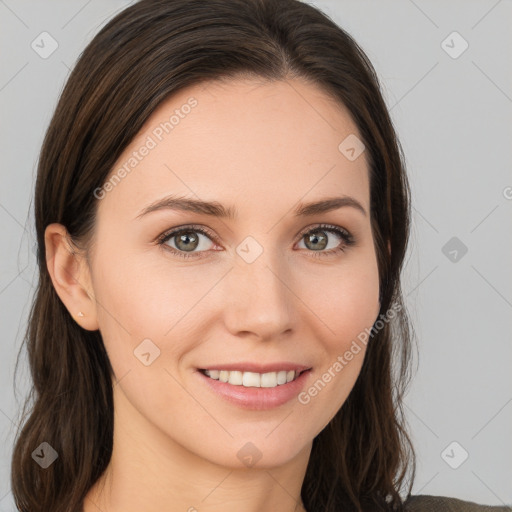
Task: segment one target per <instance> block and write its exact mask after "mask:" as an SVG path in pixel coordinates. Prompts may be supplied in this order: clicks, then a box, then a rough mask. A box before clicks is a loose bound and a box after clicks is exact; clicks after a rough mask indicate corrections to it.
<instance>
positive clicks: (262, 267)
mask: <svg viewBox="0 0 512 512" xmlns="http://www.w3.org/2000/svg"><path fill="white" fill-rule="evenodd" d="M264 254H265V253H264ZM285 267H286V265H285V264H284V263H278V262H277V261H276V260H275V259H273V260H272V261H271V260H270V258H267V257H264V255H261V256H260V258H258V260H256V261H254V262H253V263H250V264H249V263H246V262H245V261H242V260H239V261H237V263H236V264H235V268H234V269H233V270H232V271H231V272H229V274H228V276H227V279H226V283H225V284H224V286H225V288H224V293H225V295H224V296H225V297H226V300H225V308H224V319H225V323H226V327H227V329H228V330H229V332H230V333H231V334H232V335H234V336H238V337H240V336H245V337H253V338H255V339H259V340H272V339H276V338H279V337H282V336H283V335H285V334H289V331H291V330H292V329H293V324H294V321H295V318H297V316H296V315H297V313H296V311H295V309H294V308H295V304H296V302H295V301H296V299H295V300H294V296H293V295H294V294H293V291H292V290H291V289H290V284H289V281H290V278H291V277H290V272H289V271H288V270H287V269H286V268H285Z"/></svg>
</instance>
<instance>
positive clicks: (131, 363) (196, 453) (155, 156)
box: [45, 79, 379, 512]
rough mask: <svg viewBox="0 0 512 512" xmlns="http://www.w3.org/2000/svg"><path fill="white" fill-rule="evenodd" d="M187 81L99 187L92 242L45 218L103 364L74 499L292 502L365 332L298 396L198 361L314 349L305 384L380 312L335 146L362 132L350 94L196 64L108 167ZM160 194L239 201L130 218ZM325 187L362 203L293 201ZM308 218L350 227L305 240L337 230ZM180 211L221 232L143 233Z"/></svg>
mask: <svg viewBox="0 0 512 512" xmlns="http://www.w3.org/2000/svg"><path fill="white" fill-rule="evenodd" d="M192 96H193V97H194V98H196V99H197V101H198V105H197V106H196V107H194V108H193V109H192V110H191V112H190V114H188V115H187V116H185V117H184V118H183V119H180V122H179V124H178V125H177V126H175V127H174V129H173V131H172V132H170V133H169V134H167V135H166V136H165V137H164V138H163V139H162V141H161V142H159V143H158V145H157V146H156V147H155V148H154V149H152V150H151V151H150V152H149V154H148V155H147V156H145V157H144V158H143V159H142V161H141V162H140V163H138V165H137V166H136V167H135V168H134V169H133V170H132V172H131V173H130V174H128V175H127V176H126V177H125V178H124V179H123V180H121V182H120V183H119V184H117V185H116V186H115V187H114V188H113V189H112V190H111V191H109V192H108V193H107V194H106V195H105V197H104V198H103V199H101V200H99V209H98V217H97V224H96V229H95V233H94V240H93V246H92V248H91V252H90V254H89V260H86V258H85V256H84V255H82V254H80V253H77V254H75V255H72V254H71V253H70V245H69V242H68V241H67V239H66V231H65V228H64V227H63V226H62V225H59V224H52V225H50V226H48V227H47V229H46V233H45V236H46V251H47V253H46V254H47V262H48V270H49V272H50V274H51V278H52V280H53V284H54V286H55V289H56V291H57V293H58V294H59V296H60V298H61V300H62V301H63V303H64V304H65V306H66V307H67V309H68V310H69V312H70V314H72V315H73V317H74V318H75V320H76V321H77V322H79V324H80V325H81V326H82V327H83V328H84V329H88V330H96V329H99V330H100V332H101V335H102V337H103V340H104V343H105V347H106V349H107V352H108V355H109V358H110V360H111V363H112V366H113V369H114V372H115V375H116V379H115V380H114V381H113V390H114V391H113V392H114V402H115V409H114V414H115V427H114V449H113V454H112V459H111V461H110V464H109V466H108V469H107V471H106V473H105V474H104V475H103V477H102V478H101V479H100V481H98V482H97V484H96V485H95V486H94V487H93V488H92V489H91V490H90V492H89V494H88V495H87V497H86V500H85V504H84V510H85V512H97V511H98V510H101V511H103V512H118V511H119V512H120V511H123V512H131V511H133V512H135V511H137V512H140V510H144V511H145V512H162V511H168V512H175V511H176V512H177V511H189V512H194V511H195V510H197V511H218V510H222V511H223V512H231V511H235V510H236V511H239V510H244V511H247V512H261V511H262V510H280V511H282V512H291V511H297V510H304V509H303V508H302V504H301V499H300V490H301V485H302V482H303V479H304V475H305V472H306V468H307V464H308V460H309V456H310V452H311V447H312V441H313V439H314V438H315V436H316V435H318V434H319V433H320V432H321V431H322V430H323V428H324V427H325V426H326V425H327V424H328V423H329V421H330V420H331V419H332V417H333V416H334V415H335V414H336V412H337V411H338V410H339V409H340V407H341V406H342V405H343V403H344V402H345V400H346V398H347V396H348V394H349V393H350V391H351V389H352V387H353V385H354V383H355V381H356V379H357V376H358V374H359V372H360V369H361V365H362V363H363V358H364V354H365V350H364V348H365V347H364V345H363V346H362V350H361V351H360V352H359V353H358V354H356V355H354V357H353V359H352V360H351V361H350V362H349V363H348V364H347V365H346V366H345V367H344V368H343V370H342V371H341V372H339V373H337V374H336V377H334V378H332V379H331V381H330V382H329V383H328V384H326V385H325V387H323V389H321V391H320V392H319V393H318V394H317V396H315V397H313V398H311V400H310V401H309V403H307V404H301V403H299V402H298V400H297V399H296V398H295V399H292V400H291V401H289V402H287V403H286V404H284V405H281V406H279V407H276V408H273V409H268V410H262V411H249V410H244V409H241V408H239V407H237V406H235V405H232V404H230V403H228V402H226V401H225V400H224V399H223V398H222V397H220V396H218V395H216V394H214V393H213V392H212V391H210V389H209V386H206V385H205V383H204V382H203V381H202V380H201V379H200V378H199V377H198V374H197V372H196V369H197V368H198V367H199V368H201V367H204V366H206V365H208V364H211V363H221V362H232V361H260V362H272V361H291V362H296V363H303V364H307V365H308V366H310V367H312V371H311V373H310V375H309V376H308V380H307V382H306V384H305V386H304V389H307V388H309V387H310V386H312V385H313V384H314V383H315V382H316V381H318V379H320V378H321V377H322V374H324V373H325V372H326V371H327V370H328V368H329V367H332V366H333V364H334V362H335V361H336V360H337V358H338V356H340V355H343V354H344V353H345V352H346V351H347V350H348V349H349V347H350V345H351V343H352V342H353V340H355V339H356V337H357V335H358V334H359V333H361V332H362V331H364V329H365V328H368V329H370V328H371V326H372V325H373V323H374V321H375V320H376V318H377V317H378V314H379V295H378V294H379V284H378V283H379V281H378V268H377V259H376V253H375V248H374V242H373V237H372V232H371V227H370V216H369V212H370V195H369V180H368V162H367V160H366V153H363V154H362V155H361V156H360V157H359V158H357V159H356V160H354V161H349V160H348V159H347V158H345V156H344V155H343V154H342V153H341V152H340V151H339V150H338V145H339V144H340V143H341V141H342V140H343V139H345V137H347V136H348V135H350V134H356V135H357V136H359V132H358V130H357V127H356V125H355V123H354V122H353V120H352V119H351V117H350V115H349V113H348V110H346V108H345V107H344V106H342V105H339V104H338V103H335V102H334V101H333V100H332V99H331V98H330V97H329V96H327V95H326V94H324V92H323V91H322V90H320V89H319V88H317V87H316V86H314V85H312V84H309V83H306V82H304V81H301V80H299V79H290V80H288V81H279V82H273V83H268V82H261V81H255V80H236V81H234V80H231V81H229V82H224V83H220V82H210V83H209V84H207V86H206V87H205V85H204V84H203V85H201V86H195V87H192V88H189V89H186V90H183V91H180V92H179V93H177V94H175V95H174V96H172V97H171V98H170V99H168V100H166V101H165V102H164V103H162V104H161V105H160V107H159V108H158V109H157V110H156V111H155V112H154V113H153V115H152V116H151V118H150V119H149V120H148V121H147V123H146V124H145V126H144V127H143V129H142V130H141V131H140V132H139V134H138V136H137V138H136V139H134V141H132V143H131V144H130V146H129V147H128V148H126V150H125V151H124V153H123V155H121V157H120V158H119V160H118V162H117V164H116V166H114V170H115V169H118V168H119V167H121V166H122V165H123V164H124V163H125V162H126V161H127V159H128V158H129V157H130V155H131V153H132V152H133V151H134V150H136V149H138V148H140V147H141V145H142V144H143V143H144V141H146V139H147V136H148V135H150V134H151V133H152V130H154V129H155V127H156V126H158V124H159V123H160V122H163V121H165V120H168V118H169V116H170V115H171V114H172V113H173V111H174V110H175V109H177V108H180V107H181V106H182V105H183V104H185V103H186V102H187V100H188V99H189V98H190V97H192ZM360 138H361V137H360ZM169 194H177V195H183V196H187V197H192V198H196V199H197V198H200V199H202V200H209V201H218V202H219V203H221V204H223V205H225V206H226V207H228V206H232V207H235V208H236V209H237V211H238V218H237V219H236V220H229V219H220V218H215V217H210V216H207V215H204V214H197V213H192V212H179V211H175V210H170V209H166V210H165V209H164V210H160V211H156V212H152V213H150V214H147V215H146V216H143V217H142V218H139V219H136V216H137V215H138V214H139V212H140V211H141V210H142V209H143V208H145V207H146V206H148V205H149V204H151V203H153V202H154V201H156V200H158V199H160V198H163V197H164V196H167V195H169ZM333 195H336V196H341V195H347V196H351V197H353V198H354V199H356V200H357V201H359V202H360V203H361V205H362V206H363V207H364V209H365V210H366V215H364V214H363V213H362V212H360V211H359V210H357V209H356V208H353V207H347V206H345V207H342V208H339V209H337V210H334V211H330V212H326V213H321V214H316V215H314V216H313V217H311V218H308V217H304V218H299V217H294V215H293V213H292V210H293V208H294V207H295V206H296V204H297V203H298V202H299V201H304V202H310V201H315V200H320V199H323V198H326V197H332V196H333ZM319 223H328V224H333V225H335V226H339V227H341V228H344V229H346V230H348V231H349V232H350V233H351V234H352V235H353V236H354V238H355V239H356V243H355V244H354V245H352V246H350V247H347V248H346V250H345V251H343V252H338V253H332V254H325V255H324V256H323V257H322V256H320V257H315V254H318V252H322V251H323V252H324V253H326V252H327V251H329V249H331V248H336V247H338V246H340V245H341V246H343V245H345V242H344V241H343V239H341V238H340V237H339V236H338V235H336V234H335V233H331V232H329V231H328V232H327V236H328V237H329V242H328V244H329V245H328V247H327V248H320V251H318V250H317V251H315V247H314V246H311V245H309V246H308V245H306V242H305V241H304V234H303V235H302V236H301V235H300V234H299V233H300V232H301V231H302V230H306V228H308V230H309V231H311V230H315V229H316V228H317V226H318V224H319ZM189 224H199V225H201V226H204V227H206V228H209V229H210V230H211V231H212V232H213V233H214V234H215V236H216V237H217V240H210V239H209V238H208V237H206V236H205V235H202V234H201V233H197V232H195V233H196V234H197V236H199V237H200V246H199V247H197V248H196V249H195V250H194V251H195V254H198V253H200V252H201V251H202V254H203V256H205V257H203V258H201V257H197V258H190V259H188V260H187V259H182V258H180V257H179V256H175V255H173V254H172V249H170V248H171V247H172V248H174V249H175V250H176V251H179V249H178V247H183V246H179V245H178V243H179V241H178V242H177V241H176V237H175V238H171V239H170V240H169V241H167V246H158V245H157V244H156V243H155V242H154V241H155V239H156V238H157V237H158V236H159V235H160V234H162V233H164V232H166V231H169V230H170V229H171V228H175V227H181V226H186V225H189ZM309 228H311V229H309ZM298 234H299V235H298ZM247 236H251V237H253V238H254V239H255V240H256V241H257V242H258V243H259V244H260V246H261V247H262V248H263V252H262V254H261V255H260V256H259V257H258V258H257V259H256V260H255V261H254V262H253V263H250V264H249V263H247V262H246V261H245V260H244V259H243V258H241V257H240V256H239V255H238V254H237V252H236V248H237V246H238V245H239V244H240V243H241V242H242V241H244V239H245V238H246V237H247ZM164 247H167V249H169V250H166V249H165V248H164ZM311 247H313V248H311ZM216 249H217V250H216ZM181 252H186V251H183V249H182V251H181ZM79 311H81V312H83V314H84V316H83V317H78V316H77V314H78V312H79ZM146 338H149V339H151V340H152V342H153V343H154V344H155V345H157V346H158V348H159V349H160V356H159V357H158V358H156V359H155V360H154V361H153V362H152V363H151V364H150V365H149V366H145V365H144V364H142V363H141V362H140V360H139V359H138V358H137V357H134V353H133V352H134V349H135V348H136V347H137V346H138V345H139V344H140V343H141V341H142V340H144V339H146ZM247 442H251V443H252V444H253V445H254V446H255V447H257V449H258V450H259V452H260V453H261V459H260V460H259V461H258V462H257V463H256V464H255V465H254V466H252V467H248V466H247V465H246V464H244V463H243V462H242V461H241V460H240V459H239V458H238V457H237V453H238V451H239V450H240V448H241V447H242V446H244V445H245V444H246V443H247Z"/></svg>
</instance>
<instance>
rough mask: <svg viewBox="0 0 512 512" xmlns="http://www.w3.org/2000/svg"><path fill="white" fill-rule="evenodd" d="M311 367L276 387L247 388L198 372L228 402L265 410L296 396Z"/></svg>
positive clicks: (242, 406)
mask: <svg viewBox="0 0 512 512" xmlns="http://www.w3.org/2000/svg"><path fill="white" fill-rule="evenodd" d="M310 372H311V369H309V370H306V371H305V372H302V373H301V374H300V375H299V376H298V377H297V378H296V379H295V380H292V381H291V382H287V383H286V384H281V385H280V386H276V387H274V388H256V387H251V388H246V387H245V386H235V385H233V384H228V383H227V382H221V381H220V380H215V379H211V378H210V377H207V376H206V375H204V374H203V373H201V372H200V371H199V370H197V371H196V373H197V374H198V375H199V377H201V379H202V380H203V381H204V382H205V383H206V384H207V385H208V386H210V389H212V390H213V391H215V392H216V393H217V394H219V395H220V396H221V397H223V398H224V399H225V400H227V401H228V402H230V403H232V404H234V405H237V406H238V407H241V408H243V409H251V410H256V411H263V410H267V409H272V408H274V407H279V406H280V405H283V404H285V403H286V402H289V401H290V400H292V399H293V398H294V397H296V396H297V395H298V394H299V393H300V391H301V389H302V388H303V387H304V384H305V382H306V379H307V378H308V377H309V374H310Z"/></svg>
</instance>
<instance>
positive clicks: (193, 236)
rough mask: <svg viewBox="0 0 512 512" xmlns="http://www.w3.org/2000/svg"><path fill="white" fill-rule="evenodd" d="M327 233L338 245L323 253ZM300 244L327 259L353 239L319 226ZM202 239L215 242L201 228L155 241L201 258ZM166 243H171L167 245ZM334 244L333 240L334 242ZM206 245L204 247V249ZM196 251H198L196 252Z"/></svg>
mask: <svg viewBox="0 0 512 512" xmlns="http://www.w3.org/2000/svg"><path fill="white" fill-rule="evenodd" d="M328 233H331V234H334V235H336V237H337V238H338V239H340V240H341V243H340V241H338V243H335V244H334V246H333V247H331V248H329V250H327V251H325V250H324V249H325V248H327V247H328V246H329V245H330V242H331V238H332V236H330V235H328ZM299 236H300V237H301V240H300V241H301V242H302V241H304V242H305V244H306V249H311V250H310V251H308V252H313V253H315V254H313V256H314V257H328V256H332V255H334V254H337V253H340V252H343V251H345V250H346V249H347V248H348V247H350V246H351V245H354V243H355V239H354V237H353V236H352V235H351V234H350V233H349V232H348V231H347V230H345V229H343V228H341V227H339V226H333V225H330V224H321V225H319V226H316V227H314V228H313V229H311V228H309V229H308V230H306V231H303V232H302V233H301V234H300V235H299ZM202 237H204V238H206V239H207V240H209V241H210V242H212V240H213V241H216V237H215V235H214V234H213V233H212V232H211V231H210V230H208V229H206V228H204V227H202V226H194V225H191V226H184V227H180V228H177V229H173V230H171V231H168V232H166V233H163V234H162V235H160V236H159V237H158V239H157V243H158V245H159V246H164V245H165V246H166V247H165V248H166V249H167V250H170V251H171V252H172V253H173V254H175V255H177V256H178V257H180V258H203V257H206V256H205V255H204V254H205V253H207V252H208V242H204V241H202V240H201V238H202ZM168 242H172V244H169V243H168ZM334 242H335V240H334ZM205 245H206V247H205ZM196 249H200V250H198V251H196Z"/></svg>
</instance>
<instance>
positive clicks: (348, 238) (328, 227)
mask: <svg viewBox="0 0 512 512" xmlns="http://www.w3.org/2000/svg"><path fill="white" fill-rule="evenodd" d="M320 230H323V231H327V232H330V233H335V234H336V235H338V236H339V237H340V238H341V239H342V240H343V242H342V245H341V246H340V247H336V248H335V249H330V250H328V251H318V252H317V251H308V252H312V253H314V254H313V257H314V258H323V257H328V256H332V255H334V254H337V253H341V252H345V250H346V249H347V248H348V247H350V246H352V245H354V244H355V238H354V237H353V235H352V234H351V233H349V232H348V231H347V230H345V229H343V228H340V227H338V226H334V225H332V224H319V225H318V226H314V227H313V228H308V229H307V230H305V231H302V232H301V233H300V234H299V240H302V238H303V237H304V236H305V235H307V234H308V233H310V232H314V231H320ZM190 231H192V232H197V233H201V234H203V235H205V236H207V237H208V238H210V240H212V241H213V242H216V243H217V240H216V237H215V235H214V234H213V233H212V232H210V231H209V230H208V229H206V228H204V227H201V226H195V225H190V226H183V227H180V228H178V229H173V230H171V231H167V232H165V233H163V234H162V235H160V236H159V237H158V238H157V240H156V242H157V244H158V245H159V246H161V247H163V248H164V249H165V250H169V251H171V252H172V253H173V254H175V255H177V256H178V257H180V258H184V259H190V258H193V259H198V258H204V257H206V256H197V255H198V254H201V253H202V252H206V251H199V252H194V253H186V252H182V251H177V250H176V249H174V248H172V247H169V246H166V247H164V245H165V243H166V242H167V241H168V240H170V239H171V238H173V237H175V236H177V235H179V234H180V233H186V232H190Z"/></svg>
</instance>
